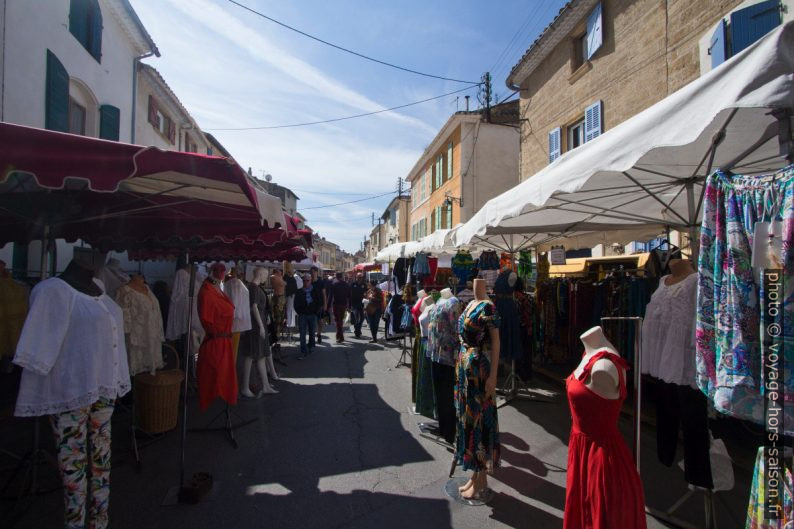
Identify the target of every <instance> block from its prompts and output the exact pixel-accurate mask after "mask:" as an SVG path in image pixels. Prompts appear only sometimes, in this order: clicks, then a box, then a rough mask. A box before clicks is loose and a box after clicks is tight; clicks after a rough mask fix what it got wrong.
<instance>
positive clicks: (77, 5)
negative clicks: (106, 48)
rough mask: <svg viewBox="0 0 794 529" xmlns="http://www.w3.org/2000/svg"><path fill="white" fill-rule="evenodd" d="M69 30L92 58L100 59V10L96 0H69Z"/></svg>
mask: <svg viewBox="0 0 794 529" xmlns="http://www.w3.org/2000/svg"><path fill="white" fill-rule="evenodd" d="M69 32H70V33H71V34H72V35H74V37H75V38H76V39H77V40H78V42H80V44H82V46H83V48H85V49H86V51H88V53H90V54H91V56H92V57H94V59H96V60H97V61H99V62H101V60H102V10H101V9H100V7H99V2H98V1H97V0H70V2H69Z"/></svg>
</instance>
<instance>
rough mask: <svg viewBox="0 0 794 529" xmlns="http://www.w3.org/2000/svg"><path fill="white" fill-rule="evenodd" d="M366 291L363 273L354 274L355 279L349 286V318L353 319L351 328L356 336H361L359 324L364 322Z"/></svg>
mask: <svg viewBox="0 0 794 529" xmlns="http://www.w3.org/2000/svg"><path fill="white" fill-rule="evenodd" d="M366 293H367V284H366V283H365V282H364V274H361V273H359V274H356V279H355V281H353V285H352V286H351V287H350V319H351V320H352V321H353V330H354V332H355V336H356V338H361V325H362V324H363V323H364V295H366Z"/></svg>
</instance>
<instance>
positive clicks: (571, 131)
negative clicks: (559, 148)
mask: <svg viewBox="0 0 794 529" xmlns="http://www.w3.org/2000/svg"><path fill="white" fill-rule="evenodd" d="M583 143H584V118H582V119H581V120H579V121H577V122H576V123H574V124H573V125H571V126H570V127H568V145H567V147H568V150H569V151H570V150H572V149H575V148H577V147H579V146H580V145H582V144H583Z"/></svg>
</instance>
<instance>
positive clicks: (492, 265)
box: [477, 250, 499, 271]
mask: <svg viewBox="0 0 794 529" xmlns="http://www.w3.org/2000/svg"><path fill="white" fill-rule="evenodd" d="M477 268H479V269H480V271H482V270H499V257H498V256H497V255H496V252H495V251H493V250H486V251H484V252H482V253H481V254H480V259H479V260H478V262H477Z"/></svg>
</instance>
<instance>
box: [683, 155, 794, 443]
mask: <svg viewBox="0 0 794 529" xmlns="http://www.w3.org/2000/svg"><path fill="white" fill-rule="evenodd" d="M770 180H771V179H770V178H760V177H745V176H732V175H727V174H724V173H722V172H720V171H717V172H716V173H714V174H713V175H711V176H710V177H709V179H708V181H707V184H706V191H705V197H704V206H703V225H702V228H701V232H700V256H699V257H700V260H699V263H698V297H697V338H696V346H697V385H698V387H699V388H700V389H701V391H703V393H705V394H706V395H707V396H708V397H709V398H710V399H711V400H713V402H714V406H715V408H716V409H717V410H718V411H720V412H722V413H727V414H730V415H733V416H735V417H739V418H742V419H748V420H752V421H755V422H757V423H762V422H763V418H764V399H763V396H762V391H763V390H762V386H763V380H764V373H763V369H764V368H763V362H762V358H763V353H764V351H763V349H762V344H761V340H760V336H759V334H760V333H759V330H760V329H761V328H764V327H767V326H768V325H770V324H771V323H773V322H768V321H764V320H763V318H762V314H761V313H762V311H761V306H760V305H761V299H763V296H762V292H761V291H760V289H759V273H758V272H757V271H754V270H753V268H752V266H751V263H752V252H753V237H754V228H755V223H756V222H760V221H768V220H771V219H770V217H771V215H770V212H773V211H775V210H776V214H774V218H775V219H776V220H782V222H783V233H782V238H783V251H782V256H781V257H782V261H783V266H784V278H783V285H784V288H785V292H784V295H783V296H782V297H783V304H782V305H783V310H782V311H780V312H781V313H782V314H781V316H782V321H779V322H777V323H778V324H780V325H781V328H782V331H783V333H782V335H781V338H782V341H783V351H784V359H783V362H781V365H782V368H783V374H782V376H781V379H782V380H783V381H784V382H783V386H784V392H783V393H784V399H785V406H784V410H785V411H784V413H785V430H786V433H787V434H791V433H792V430H794V427H793V426H792V425H794V276H792V274H793V273H794V168H793V167H791V166H790V167H788V168H787V169H784V170H783V171H781V172H780V173H778V174H777V175H775V179H774V181H770ZM773 202H777V203H776V204H773Z"/></svg>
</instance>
